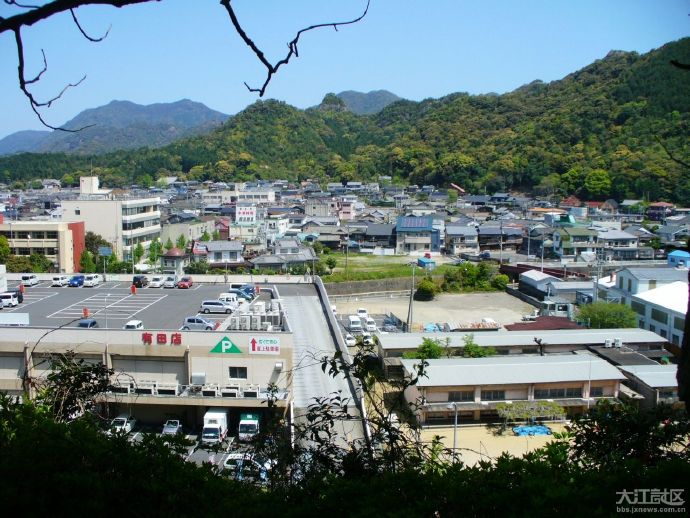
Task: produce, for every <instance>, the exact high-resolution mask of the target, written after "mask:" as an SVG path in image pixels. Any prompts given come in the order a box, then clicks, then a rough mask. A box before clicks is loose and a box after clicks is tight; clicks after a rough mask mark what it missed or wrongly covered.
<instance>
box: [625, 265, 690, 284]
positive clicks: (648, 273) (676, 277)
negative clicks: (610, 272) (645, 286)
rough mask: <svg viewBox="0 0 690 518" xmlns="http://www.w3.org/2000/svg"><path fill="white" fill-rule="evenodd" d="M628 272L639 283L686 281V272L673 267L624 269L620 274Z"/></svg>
mask: <svg viewBox="0 0 690 518" xmlns="http://www.w3.org/2000/svg"><path fill="white" fill-rule="evenodd" d="M625 271H627V272H629V273H630V275H632V276H633V277H635V278H636V279H637V280H640V281H649V280H653V281H671V282H673V281H687V280H688V270H684V269H678V268H673V267H664V268H624V269H623V270H622V271H621V272H619V273H623V272H625Z"/></svg>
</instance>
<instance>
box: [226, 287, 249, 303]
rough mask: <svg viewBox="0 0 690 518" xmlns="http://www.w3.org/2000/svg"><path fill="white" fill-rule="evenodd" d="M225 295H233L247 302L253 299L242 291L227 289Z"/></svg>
mask: <svg viewBox="0 0 690 518" xmlns="http://www.w3.org/2000/svg"><path fill="white" fill-rule="evenodd" d="M226 293H234V294H235V295H237V297H238V298H240V299H244V300H246V301H247V302H251V301H252V300H253V299H254V297H252V295H251V293H247V292H246V291H242V290H237V289H229V290H228V291H227V292H226Z"/></svg>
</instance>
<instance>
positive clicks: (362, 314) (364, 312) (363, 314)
mask: <svg viewBox="0 0 690 518" xmlns="http://www.w3.org/2000/svg"><path fill="white" fill-rule="evenodd" d="M357 316H358V317H359V318H363V319H365V320H366V319H367V318H369V312H368V311H367V310H366V308H357Z"/></svg>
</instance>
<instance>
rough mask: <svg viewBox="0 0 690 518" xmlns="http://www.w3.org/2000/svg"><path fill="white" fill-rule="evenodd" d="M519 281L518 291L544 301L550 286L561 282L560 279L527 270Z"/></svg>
mask: <svg viewBox="0 0 690 518" xmlns="http://www.w3.org/2000/svg"><path fill="white" fill-rule="evenodd" d="M518 280H519V284H518V289H519V290H520V291H521V292H522V293H525V294H526V295H530V296H532V297H535V298H537V299H539V300H543V299H544V297H545V296H546V294H547V292H548V286H549V285H550V284H553V283H557V282H561V280H560V279H559V278H558V277H554V276H553V275H549V274H548V273H544V272H540V271H539V270H527V271H526V272H522V273H521V274H520V276H519V278H518Z"/></svg>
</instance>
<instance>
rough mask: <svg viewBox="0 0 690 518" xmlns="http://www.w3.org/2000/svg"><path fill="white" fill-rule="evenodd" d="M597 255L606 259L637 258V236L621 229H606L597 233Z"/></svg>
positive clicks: (638, 251) (638, 249)
mask: <svg viewBox="0 0 690 518" xmlns="http://www.w3.org/2000/svg"><path fill="white" fill-rule="evenodd" d="M597 245H598V247H599V256H600V257H601V258H602V259H606V260H607V261H620V260H628V259H637V258H638V257H639V255H640V248H639V238H638V237H637V236H634V235H632V234H629V233H627V232H625V231H623V230H616V229H607V230H602V231H599V232H598V233H597Z"/></svg>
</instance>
